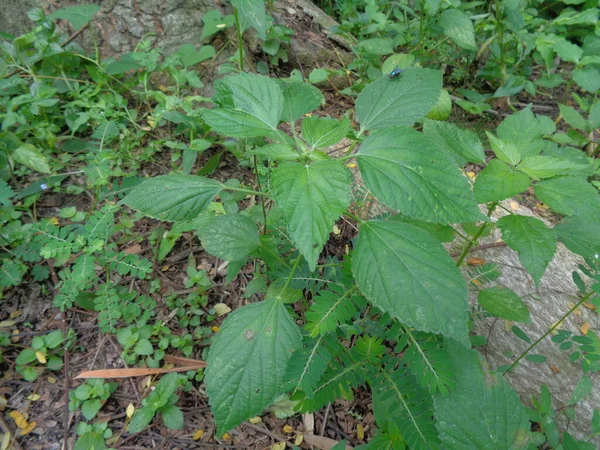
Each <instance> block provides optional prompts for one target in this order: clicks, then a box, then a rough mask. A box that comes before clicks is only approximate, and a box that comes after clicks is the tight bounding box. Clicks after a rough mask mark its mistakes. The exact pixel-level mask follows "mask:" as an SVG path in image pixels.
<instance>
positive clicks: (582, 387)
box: [569, 375, 594, 405]
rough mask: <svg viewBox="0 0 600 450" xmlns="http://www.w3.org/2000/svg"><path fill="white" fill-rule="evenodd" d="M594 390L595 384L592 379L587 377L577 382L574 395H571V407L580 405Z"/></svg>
mask: <svg viewBox="0 0 600 450" xmlns="http://www.w3.org/2000/svg"><path fill="white" fill-rule="evenodd" d="M592 389H594V383H593V382H592V380H591V378H590V377H589V376H587V375H584V376H582V377H581V378H580V379H579V381H578V382H577V386H575V390H574V391H573V395H571V398H570V399H569V405H576V404H577V403H579V402H580V401H581V400H583V399H584V398H585V397H586V396H588V395H589V394H590V392H592Z"/></svg>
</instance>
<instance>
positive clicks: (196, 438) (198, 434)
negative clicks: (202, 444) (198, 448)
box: [192, 430, 206, 441]
mask: <svg viewBox="0 0 600 450" xmlns="http://www.w3.org/2000/svg"><path fill="white" fill-rule="evenodd" d="M204 433H206V431H204V430H197V431H196V432H195V433H194V436H193V437H192V439H193V440H194V441H199V440H200V439H202V436H204Z"/></svg>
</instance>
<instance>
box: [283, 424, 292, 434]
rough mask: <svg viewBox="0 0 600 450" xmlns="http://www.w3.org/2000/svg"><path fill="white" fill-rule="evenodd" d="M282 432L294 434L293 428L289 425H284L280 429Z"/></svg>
mask: <svg viewBox="0 0 600 450" xmlns="http://www.w3.org/2000/svg"><path fill="white" fill-rule="evenodd" d="M282 431H283V432H284V433H287V434H290V433H293V432H294V428H293V427H292V426H290V425H284V426H283V428H282Z"/></svg>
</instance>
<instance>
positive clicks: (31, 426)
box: [19, 422, 37, 436]
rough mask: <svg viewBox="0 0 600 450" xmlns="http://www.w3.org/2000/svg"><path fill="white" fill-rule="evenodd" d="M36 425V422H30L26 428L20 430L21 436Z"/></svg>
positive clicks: (29, 431)
mask: <svg viewBox="0 0 600 450" xmlns="http://www.w3.org/2000/svg"><path fill="white" fill-rule="evenodd" d="M36 425H37V423H36V422H29V423H28V424H27V426H26V427H25V428H21V429H20V430H19V434H20V435H21V436H25V435H26V434H29V433H31V432H32V431H33V430H34V429H35V427H36Z"/></svg>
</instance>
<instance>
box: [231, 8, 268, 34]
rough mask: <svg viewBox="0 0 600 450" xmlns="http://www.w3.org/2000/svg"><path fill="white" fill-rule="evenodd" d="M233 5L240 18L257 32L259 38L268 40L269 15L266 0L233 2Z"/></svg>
mask: <svg viewBox="0 0 600 450" xmlns="http://www.w3.org/2000/svg"><path fill="white" fill-rule="evenodd" d="M231 4H232V5H233V7H234V8H235V9H237V10H238V12H239V14H240V16H242V18H244V20H245V21H246V22H248V24H249V25H250V26H251V27H252V28H254V29H255V30H256V33H257V34H258V36H259V37H260V38H261V39H262V40H265V39H266V38H267V29H268V25H267V13H266V12H265V1H264V0H231Z"/></svg>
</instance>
